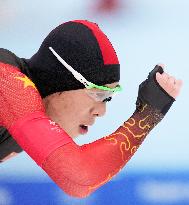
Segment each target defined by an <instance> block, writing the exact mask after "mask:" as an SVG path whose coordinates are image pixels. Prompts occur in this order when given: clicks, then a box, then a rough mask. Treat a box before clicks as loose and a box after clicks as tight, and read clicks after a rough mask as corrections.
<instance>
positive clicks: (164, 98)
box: [136, 65, 175, 115]
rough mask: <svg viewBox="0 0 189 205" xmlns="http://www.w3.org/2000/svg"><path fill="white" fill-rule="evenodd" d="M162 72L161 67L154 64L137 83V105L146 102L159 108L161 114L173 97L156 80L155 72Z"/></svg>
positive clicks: (168, 106)
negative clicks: (142, 79)
mask: <svg viewBox="0 0 189 205" xmlns="http://www.w3.org/2000/svg"><path fill="white" fill-rule="evenodd" d="M157 72H159V73H161V74H162V73H163V72H164V71H163V68H162V67H161V66H160V65H156V66H155V68H154V69H153V70H152V71H151V72H150V73H149V75H148V78H147V79H146V80H145V81H143V82H142V83H141V84H140V85H139V90H138V98H137V101H136V105H137V107H139V106H141V105H144V104H148V105H151V106H152V107H154V108H156V109H157V110H159V111H160V112H161V113H162V114H163V115H165V114H166V113H167V111H168V110H169V108H170V107H171V105H172V104H173V102H174V101H175V99H174V98H173V97H172V96H170V95H169V94H168V93H167V92H166V91H165V90H164V89H163V88H162V87H161V86H160V85H159V83H158V82H157V80H156V73H157Z"/></svg>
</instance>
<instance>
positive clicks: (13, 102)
mask: <svg viewBox="0 0 189 205" xmlns="http://www.w3.org/2000/svg"><path fill="white" fill-rule="evenodd" d="M34 112H44V107H43V104H42V99H41V97H40V95H39V93H38V91H37V88H36V87H35V85H34V84H33V83H32V81H30V80H29V79H28V78H27V76H25V75H24V74H22V73H21V72H19V71H18V69H17V68H15V67H14V66H11V65H9V64H4V63H1V62H0V125H2V126H4V127H6V128H7V129H9V128H10V126H11V125H12V124H14V122H16V121H18V120H19V119H22V118H24V117H26V116H27V115H29V114H31V113H34Z"/></svg>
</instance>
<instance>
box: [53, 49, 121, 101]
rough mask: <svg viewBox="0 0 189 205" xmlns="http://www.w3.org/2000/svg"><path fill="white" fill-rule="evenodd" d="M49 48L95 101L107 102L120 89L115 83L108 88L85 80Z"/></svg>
mask: <svg viewBox="0 0 189 205" xmlns="http://www.w3.org/2000/svg"><path fill="white" fill-rule="evenodd" d="M49 49H50V51H51V52H52V53H53V55H54V56H55V57H56V58H57V59H58V61H59V62H60V63H62V64H63V65H64V66H65V67H66V69H67V70H69V71H70V72H71V73H72V75H73V76H74V77H75V79H77V80H78V81H79V82H80V83H82V84H83V85H84V86H85V88H86V93H87V94H88V95H89V96H90V97H92V98H93V99H94V100H95V101H101V102H108V101H110V100H111V99H112V97H113V96H114V95H115V93H117V92H119V91H121V90H122V88H121V86H120V85H117V86H116V87H115V88H109V87H106V86H102V85H96V84H94V83H92V82H90V81H88V80H86V79H85V78H84V77H83V76H82V75H81V74H80V73H79V72H77V71H76V70H74V69H73V68H72V67H71V66H70V65H69V64H67V63H66V62H65V60H64V59H63V58H61V57H60V55H59V54H58V53H57V52H56V51H55V50H54V49H53V48H52V47H49ZM93 89H95V90H93ZM96 89H97V90H96Z"/></svg>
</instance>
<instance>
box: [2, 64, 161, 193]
mask: <svg viewBox="0 0 189 205" xmlns="http://www.w3.org/2000/svg"><path fill="white" fill-rule="evenodd" d="M0 94H1V97H0V104H1V106H0V123H1V125H3V126H5V127H6V128H7V129H8V130H9V132H10V133H11V134H12V136H13V137H14V139H15V140H16V141H17V143H18V144H19V145H20V146H21V147H22V148H23V149H24V150H25V151H26V152H27V153H28V154H29V155H30V156H31V158H32V159H33V160H34V161H35V162H36V163H37V164H38V165H39V166H41V167H42V168H43V169H44V170H45V172H46V173H47V174H48V175H49V176H50V177H51V178H52V180H53V181H54V182H55V183H56V184H57V185H58V186H59V187H60V188H61V189H62V190H64V191H65V192H66V193H67V194H69V195H71V196H75V197H86V196H88V195H89V194H90V193H92V192H93V191H95V190H96V189H97V188H99V187H100V186H102V185H103V184H104V183H106V182H108V181H109V180H110V179H111V178H112V177H113V176H114V175H115V174H116V173H118V172H119V171H120V170H121V169H122V168H123V166H124V165H125V164H126V163H127V162H128V160H129V159H130V158H131V157H132V156H133V154H134V153H135V151H136V150H137V148H138V147H139V146H140V144H141V143H142V141H143V140H144V138H145V137H146V135H147V134H148V133H149V131H150V130H151V129H152V128H153V127H154V126H155V125H156V124H157V123H158V122H159V121H160V120H161V119H162V117H163V115H162V114H161V112H160V111H158V110H156V109H155V108H154V107H151V106H150V105H147V104H141V105H137V109H136V111H135V113H134V114H133V115H132V116H131V117H130V118H129V119H128V120H127V121H126V122H125V123H124V124H123V125H122V126H121V127H119V128H118V129H117V130H116V131H115V132H114V133H112V134H111V135H109V136H106V137H104V138H102V139H99V140H97V141H95V142H93V143H90V144H87V145H83V146H78V145H77V144H75V143H74V142H73V140H72V139H71V138H70V137H69V136H68V135H67V134H66V133H65V132H64V131H63V129H62V128H60V127H59V126H58V125H57V124H56V123H54V122H53V121H51V120H50V119H49V118H48V117H47V116H46V115H45V113H44V108H43V105H42V101H41V98H40V96H39V93H38V92H37V89H36V88H35V85H34V84H33V83H32V82H31V81H30V80H29V79H28V78H27V77H26V76H24V75H23V74H22V73H20V72H18V71H16V70H15V68H14V67H12V66H10V65H7V64H2V63H0Z"/></svg>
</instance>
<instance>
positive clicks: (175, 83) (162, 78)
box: [156, 65, 182, 99]
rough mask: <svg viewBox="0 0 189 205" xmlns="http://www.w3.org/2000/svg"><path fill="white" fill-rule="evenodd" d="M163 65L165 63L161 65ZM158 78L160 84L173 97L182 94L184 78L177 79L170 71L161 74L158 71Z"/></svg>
mask: <svg viewBox="0 0 189 205" xmlns="http://www.w3.org/2000/svg"><path fill="white" fill-rule="evenodd" d="M161 66H162V67H163V65H161ZM156 80H157V82H158V83H159V85H160V86H161V87H162V88H163V89H164V90H165V91H166V92H167V93H168V94H169V95H170V96H172V97H173V98H175V99H176V97H177V96H178V95H179V94H180V90H181V87H182V80H177V79H176V78H175V77H173V76H170V75H169V74H168V73H166V72H163V73H162V74H160V73H159V72H158V73H156Z"/></svg>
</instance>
